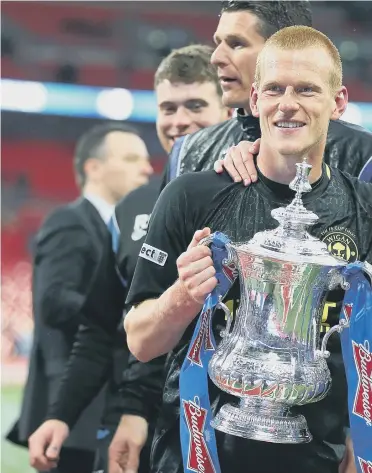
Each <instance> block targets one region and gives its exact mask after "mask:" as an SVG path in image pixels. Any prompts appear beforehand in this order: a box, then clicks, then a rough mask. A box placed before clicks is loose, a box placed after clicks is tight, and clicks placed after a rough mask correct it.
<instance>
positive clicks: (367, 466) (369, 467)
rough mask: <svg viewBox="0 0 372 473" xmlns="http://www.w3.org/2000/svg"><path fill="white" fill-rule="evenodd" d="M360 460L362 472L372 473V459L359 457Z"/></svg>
mask: <svg viewBox="0 0 372 473" xmlns="http://www.w3.org/2000/svg"><path fill="white" fill-rule="evenodd" d="M358 460H359V465H360V468H361V470H362V473H372V463H371V462H370V461H366V460H364V459H363V458H360V457H358Z"/></svg>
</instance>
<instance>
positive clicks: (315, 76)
mask: <svg viewBox="0 0 372 473" xmlns="http://www.w3.org/2000/svg"><path fill="white" fill-rule="evenodd" d="M258 67H260V83H259V84H257V85H256V86H254V87H253V88H252V92H251V107H252V113H253V114H254V115H255V116H257V117H259V119H260V126H261V131H262V142H263V143H264V146H265V147H269V148H271V149H272V150H275V151H276V152H278V153H279V154H281V155H283V156H301V157H302V156H305V155H309V153H311V154H317V155H318V154H319V153H321V155H322V154H323V151H324V146H325V140H326V136H327V131H328V126H329V120H330V119H338V118H340V116H341V115H342V113H343V111H344V110H345V107H346V98H347V92H346V89H345V87H341V88H339V89H338V90H333V88H332V87H331V82H330V77H331V72H332V67H333V63H332V60H331V58H330V55H329V54H328V52H327V51H326V50H325V49H324V48H319V47H317V48H315V47H308V48H304V49H301V50H285V49H284V50H283V49H280V48H277V47H274V46H270V47H269V48H267V50H266V51H265V54H264V55H263V56H262V58H261V63H260V65H259V66H258Z"/></svg>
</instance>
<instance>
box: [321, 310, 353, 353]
mask: <svg viewBox="0 0 372 473" xmlns="http://www.w3.org/2000/svg"><path fill="white" fill-rule="evenodd" d="M349 325H350V324H349V322H348V321H347V320H345V319H342V320H340V323H339V324H337V325H335V326H334V327H332V328H331V329H330V330H328V332H327V333H326V334H325V335H324V337H323V340H322V346H321V349H320V352H319V351H318V353H319V356H320V357H322V358H329V355H330V352H329V351H328V350H327V343H328V340H329V337H330V336H331V335H333V334H334V333H335V332H337V333H341V332H342V331H343V330H344V329H345V328H348V327H349Z"/></svg>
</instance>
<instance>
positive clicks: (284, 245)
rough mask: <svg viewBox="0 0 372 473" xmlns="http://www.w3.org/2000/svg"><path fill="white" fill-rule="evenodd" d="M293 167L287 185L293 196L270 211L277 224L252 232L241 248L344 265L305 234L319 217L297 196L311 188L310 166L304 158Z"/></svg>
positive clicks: (325, 264) (261, 253)
mask: <svg viewBox="0 0 372 473" xmlns="http://www.w3.org/2000/svg"><path fill="white" fill-rule="evenodd" d="M296 168H297V169H296V177H295V178H294V179H293V181H292V182H291V183H290V184H289V187H290V188H291V189H293V190H294V191H296V195H295V197H294V199H293V200H292V202H291V203H290V204H289V205H288V206H286V207H279V208H277V209H274V210H272V212H271V215H272V217H273V218H275V220H277V221H278V222H279V226H278V227H277V228H275V229H274V230H266V231H263V232H258V233H256V235H255V236H254V237H253V238H252V239H251V240H250V241H249V242H248V243H247V245H243V247H244V246H246V249H247V250H249V252H251V253H254V254H257V255H261V256H267V257H275V258H277V259H281V260H285V261H291V262H292V261H293V262H296V261H306V262H312V263H315V264H316V263H319V264H321V265H322V266H343V265H346V264H347V263H346V262H345V261H344V260H342V259H340V258H336V257H334V256H332V255H331V254H330V253H329V251H328V248H327V245H326V244H325V243H324V242H322V241H321V240H319V239H318V238H315V237H313V236H312V235H310V234H309V233H308V231H307V227H308V226H309V225H314V223H316V222H317V221H318V219H319V217H318V216H317V215H316V214H315V213H314V212H311V211H310V210H307V209H306V208H305V207H304V205H303V202H302V197H301V196H302V194H303V193H304V192H310V191H311V189H312V188H311V184H310V182H309V174H310V170H311V168H312V166H311V165H310V164H308V163H307V162H306V159H304V161H303V162H301V163H296ZM242 249H243V248H242Z"/></svg>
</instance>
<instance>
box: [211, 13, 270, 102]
mask: <svg viewBox="0 0 372 473" xmlns="http://www.w3.org/2000/svg"><path fill="white" fill-rule="evenodd" d="M214 42H215V44H216V49H215V51H214V53H213V54H212V59H211V62H212V64H214V65H215V66H216V67H217V72H218V77H219V79H220V84H221V88H222V91H223V95H222V100H223V103H224V104H225V105H226V106H227V107H243V108H245V109H247V110H249V95H250V90H251V87H252V84H253V81H254V72H255V69H256V60H257V55H258V53H259V52H260V51H261V49H262V48H263V46H264V44H265V39H264V38H263V37H262V36H261V35H260V34H259V33H258V18H257V17H256V16H255V15H253V14H252V13H249V12H248V11H237V12H225V13H222V15H221V18H220V21H219V24H218V27H217V31H216V32H215V34H214Z"/></svg>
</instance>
